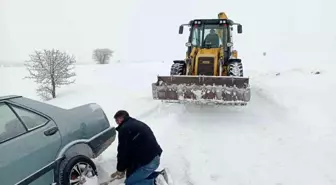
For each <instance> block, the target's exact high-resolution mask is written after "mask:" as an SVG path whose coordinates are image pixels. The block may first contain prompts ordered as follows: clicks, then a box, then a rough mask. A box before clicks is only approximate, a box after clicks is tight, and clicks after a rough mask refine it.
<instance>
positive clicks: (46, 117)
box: [7, 102, 52, 133]
mask: <svg viewBox="0 0 336 185" xmlns="http://www.w3.org/2000/svg"><path fill="white" fill-rule="evenodd" d="M7 103H8V104H9V107H10V108H11V109H13V107H18V108H19V109H20V108H21V109H24V110H26V111H28V112H32V113H34V114H37V115H39V116H41V117H43V118H45V119H46V120H47V121H46V122H45V123H43V124H40V125H38V126H36V127H33V128H30V129H28V127H27V126H26V124H25V123H24V121H23V120H22V119H21V117H20V116H19V114H18V113H17V112H16V111H15V110H14V109H13V111H14V113H15V114H16V115H17V116H18V118H19V119H20V121H21V122H22V123H23V125H24V126H25V127H26V128H27V132H26V133H29V132H32V131H34V130H36V129H39V128H41V127H44V126H46V125H47V124H48V123H49V122H50V121H51V120H52V119H50V118H49V117H48V116H45V115H44V114H42V113H40V112H38V111H35V110H34V109H32V108H29V107H26V106H23V105H20V104H16V103H12V102H7ZM12 106H13V107H12Z"/></svg>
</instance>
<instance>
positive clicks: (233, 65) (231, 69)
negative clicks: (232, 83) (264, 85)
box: [228, 61, 244, 77]
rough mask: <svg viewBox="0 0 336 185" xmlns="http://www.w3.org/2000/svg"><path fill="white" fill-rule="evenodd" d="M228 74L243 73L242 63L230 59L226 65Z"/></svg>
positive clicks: (238, 74)
mask: <svg viewBox="0 0 336 185" xmlns="http://www.w3.org/2000/svg"><path fill="white" fill-rule="evenodd" d="M228 74H229V76H240V77H242V76H243V75H244V72H243V64H242V63H241V62H238V61H232V62H230V63H229V65H228Z"/></svg>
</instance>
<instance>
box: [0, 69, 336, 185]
mask: <svg viewBox="0 0 336 185" xmlns="http://www.w3.org/2000/svg"><path fill="white" fill-rule="evenodd" d="M148 65H150V66H151V67H150V68H148V67H146V66H148ZM148 65H145V64H144V63H137V64H135V63H127V64H110V65H104V66H99V65H85V66H78V67H77V73H78V77H77V82H76V84H74V85H71V86H69V87H65V88H62V89H61V90H60V91H59V97H58V98H57V99H55V100H52V101H50V103H52V104H55V105H60V106H63V107H66V108H70V107H73V106H76V105H79V104H81V103H88V102H96V103H98V104H100V105H101V106H102V107H103V108H104V110H105V111H106V113H107V116H108V117H109V119H110V120H111V124H114V122H113V114H114V113H115V111H117V110H118V109H126V110H128V111H129V112H130V113H131V114H132V116H134V117H136V118H139V119H141V120H143V121H145V122H146V123H148V124H149V125H150V126H151V127H152V129H153V130H154V132H155V134H156V136H157V138H158V140H159V142H160V144H161V145H162V148H163V150H164V153H163V156H162V161H161V163H162V164H161V165H162V167H168V168H169V169H170V171H171V173H172V175H173V177H174V180H175V184H176V185H214V184H216V185H218V184H230V185H270V184H274V185H301V184H302V185H303V184H304V185H322V184H323V185H332V184H336V175H335V174H336V173H335V171H336V157H335V156H336V147H335V146H336V136H335V133H336V124H334V123H336V114H335V113H334V111H333V105H334V104H335V103H336V98H335V96H333V92H334V90H336V83H335V81H333V80H332V79H335V78H336V76H335V75H334V74H331V73H329V72H328V71H322V73H321V74H314V73H312V72H314V71H312V70H308V69H287V70H284V71H280V74H278V75H276V74H277V72H268V71H261V70H259V71H249V72H248V74H249V75H250V77H251V80H250V82H251V86H252V98H251V102H250V103H249V104H248V106H246V107H220V106H208V105H204V106H202V105H192V104H188V105H180V104H167V103H161V102H160V101H154V100H152V98H151V86H150V85H151V83H152V82H154V81H155V80H156V75H157V74H161V75H162V74H167V73H168V72H169V66H170V63H157V64H156V63H149V64H148ZM125 69H127V70H125ZM125 71H127V74H128V75H129V76H127V74H126V73H125ZM14 73H15V74H20V76H19V75H13V74H14ZM25 73H26V71H25V69H24V68H20V67H13V68H0V84H1V90H0V95H4V94H21V95H25V96H28V97H32V98H36V99H37V98H38V97H36V95H35V93H34V85H33V84H31V85H30V83H31V82H29V81H27V80H22V77H23V76H24V74H25ZM8 76H10V78H8ZM14 84H19V85H14ZM316 84H320V85H319V86H318V88H317V85H316ZM116 146H117V142H116V143H114V144H113V145H112V146H111V147H110V148H108V149H107V150H106V151H105V152H104V153H103V155H102V156H101V157H100V158H98V159H97V160H96V163H97V164H98V168H99V172H100V179H101V180H104V179H106V178H107V177H108V175H109V174H110V173H112V172H113V171H114V170H115V164H116V158H115V157H116ZM117 183H119V182H116V183H115V184H117Z"/></svg>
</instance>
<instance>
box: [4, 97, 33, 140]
mask: <svg viewBox="0 0 336 185" xmlns="http://www.w3.org/2000/svg"><path fill="white" fill-rule="evenodd" d="M1 104H4V105H6V106H7V107H8V108H9V109H10V110H11V111H12V112H13V114H14V115H15V116H16V118H17V119H18V120H19V121H20V123H21V124H22V126H23V128H24V129H25V130H26V131H25V132H24V133H22V134H18V135H16V136H14V137H10V138H8V139H5V140H3V141H0V144H2V143H6V142H8V141H10V140H12V139H15V138H17V137H20V136H22V135H24V134H26V133H28V132H29V131H28V129H27V127H26V125H25V124H23V123H22V121H21V118H19V117H18V115H17V114H16V112H15V111H13V109H12V107H10V106H9V105H8V103H7V102H6V101H0V105H1Z"/></svg>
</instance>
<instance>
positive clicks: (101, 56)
mask: <svg viewBox="0 0 336 185" xmlns="http://www.w3.org/2000/svg"><path fill="white" fill-rule="evenodd" d="M113 53H114V51H112V50H110V49H107V48H105V49H95V50H94V51H93V54H92V58H93V60H95V61H96V62H97V63H98V64H108V63H109V61H110V58H111V57H112V55H113Z"/></svg>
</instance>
